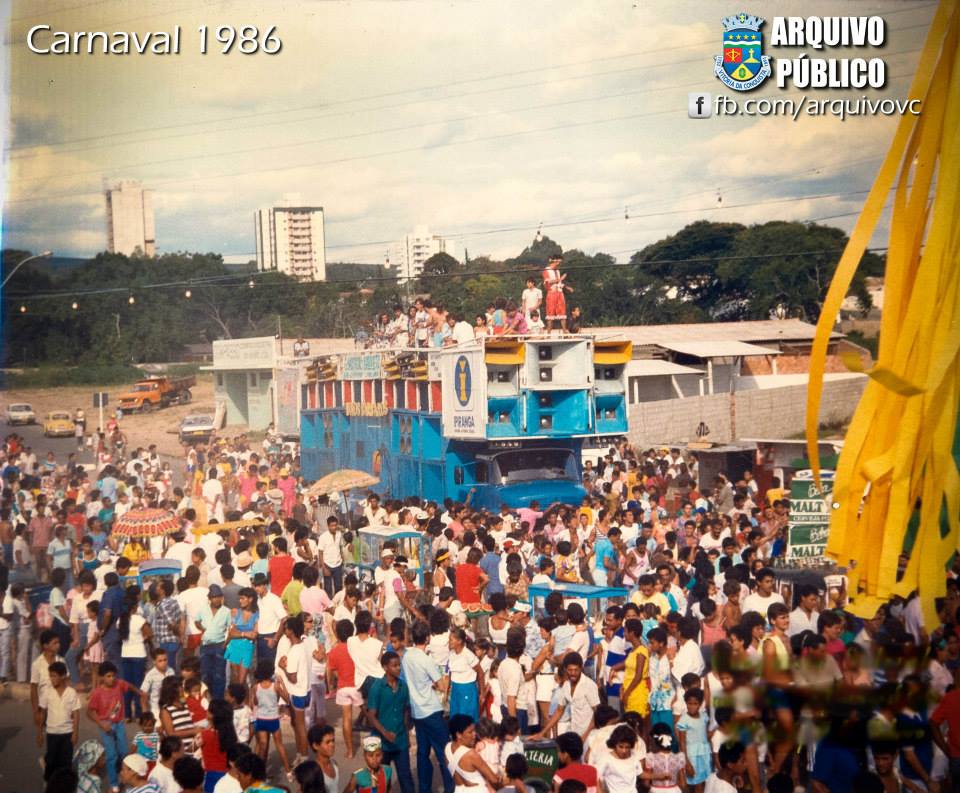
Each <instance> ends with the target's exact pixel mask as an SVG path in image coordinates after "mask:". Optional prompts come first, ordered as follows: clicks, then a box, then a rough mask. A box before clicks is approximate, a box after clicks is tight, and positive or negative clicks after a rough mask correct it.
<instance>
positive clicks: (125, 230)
mask: <svg viewBox="0 0 960 793" xmlns="http://www.w3.org/2000/svg"><path fill="white" fill-rule="evenodd" d="M104 195H105V196H106V199H107V250H108V251H110V252H111V253H122V254H125V255H126V256H133V255H134V254H140V255H143V256H156V254H157V233H156V227H155V226H154V223H153V190H144V189H143V185H142V184H141V183H140V182H137V181H133V180H129V179H124V180H122V181H119V182H116V183H114V184H112V185H111V184H105V185H104Z"/></svg>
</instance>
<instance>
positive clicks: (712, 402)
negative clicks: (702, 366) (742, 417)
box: [628, 394, 732, 447]
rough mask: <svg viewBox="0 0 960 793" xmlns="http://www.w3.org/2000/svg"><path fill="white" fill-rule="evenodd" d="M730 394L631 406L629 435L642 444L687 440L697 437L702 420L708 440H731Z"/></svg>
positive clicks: (642, 445)
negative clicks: (707, 432)
mask: <svg viewBox="0 0 960 793" xmlns="http://www.w3.org/2000/svg"><path fill="white" fill-rule="evenodd" d="M731 396H732V395H731V394H713V395H712V396H702V397H688V398H686V399H664V400H660V401H657V402H641V403H639V404H636V405H631V406H630V413H629V426H630V430H629V433H628V435H629V437H630V441H631V443H633V444H634V445H639V446H641V447H644V446H649V445H650V444H652V443H687V442H689V441H695V440H697V426H698V425H699V424H700V422H701V421H702V422H703V423H704V424H706V425H707V426H708V427H709V428H710V434H709V435H708V436H707V439H709V440H711V441H717V440H724V441H726V440H729V439H730V437H731V429H730V400H731Z"/></svg>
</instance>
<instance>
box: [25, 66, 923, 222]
mask: <svg viewBox="0 0 960 793" xmlns="http://www.w3.org/2000/svg"><path fill="white" fill-rule="evenodd" d="M904 76H908V75H896V77H897V78H899V77H904ZM800 93H801V92H796V94H800ZM680 111H681V109H679V108H677V109H674V108H670V109H666V110H657V111H653V112H647V113H643V112H641V113H630V114H627V115H623V116H614V117H611V118H601V119H594V120H591V121H577V122H569V123H564V124H558V125H554V126H549V127H538V128H534V129H527V130H517V131H514V132H505V133H498V134H495V135H480V136H476V137H473V138H467V139H461V140H451V141H441V142H438V143H433V144H427V145H424V146H406V147H402V148H398V149H389V150H386V151H380V152H371V153H368V154H357V155H351V156H345V157H335V158H331V159H326V160H314V161H312V162H306V163H304V162H299V163H294V164H292V165H281V166H269V167H265V168H254V169H245V170H240V171H228V172H225V173H213V174H202V175H198V176H190V177H186V178H182V177H174V178H169V179H157V180H153V181H152V185H153V186H156V185H167V184H185V183H195V182H203V181H208V180H211V179H224V178H230V177H235V176H249V175H252V174H258V173H279V172H283V171H291V170H304V169H308V168H316V167H322V166H325V165H342V164H344V163H348V162H358V161H362V160H370V159H376V158H379V157H388V156H392V155H395V154H409V153H413V152H421V151H433V150H435V149H443V148H451V147H454V146H463V145H468V144H472V143H486V142H491V141H495V140H506V139H509V138H515V137H521V136H526V135H535V134H540V133H544V132H558V131H561V130H566V129H576V128H582V127H589V126H595V125H598V124H609V123H616V122H620V121H632V120H636V119H638V118H651V117H653V116H662V115H667V114H676V113H679V112H680ZM260 148H261V149H266V148H267V147H266V146H264V147H260ZM100 194H101V191H99V190H96V191H71V192H69V193H51V194H47V195H39V196H30V197H24V198H12V199H8V200H7V204H8V205H10V204H27V203H36V202H38V201H50V200H57V199H75V198H79V197H82V196H99V195H100Z"/></svg>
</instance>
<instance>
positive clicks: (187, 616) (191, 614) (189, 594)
mask: <svg viewBox="0 0 960 793" xmlns="http://www.w3.org/2000/svg"><path fill="white" fill-rule="evenodd" d="M183 577H184V578H185V579H186V580H187V588H186V589H185V590H183V592H181V593H180V594H179V595H177V598H176V599H177V602H178V603H179V604H180V609H181V611H182V616H181V621H180V624H181V629H182V631H183V633H182V635H183V636H185V637H186V641H187V648H190V649H196V648H197V647H199V646H200V635H201V633H202V631H201V630H200V628H198V627H197V620H199V619H200V613H201V612H202V611H203V610H204V609H205V608H206V607H207V600H208V598H207V588H206V587H205V586H200V571H199V570H198V569H197V568H196V567H193V566H191V567H188V568H187V569H186V572H184V574H183Z"/></svg>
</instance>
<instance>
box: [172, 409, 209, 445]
mask: <svg viewBox="0 0 960 793" xmlns="http://www.w3.org/2000/svg"><path fill="white" fill-rule="evenodd" d="M215 429H216V428H215V427H214V426H213V415H212V414H209V413H192V414H190V415H189V416H185V417H184V418H183V420H182V421H181V422H180V442H181V443H197V442H199V441H208V440H210V436H211V435H213V433H214V431H215Z"/></svg>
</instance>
